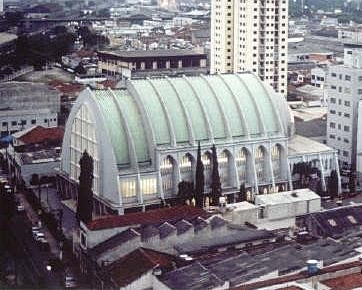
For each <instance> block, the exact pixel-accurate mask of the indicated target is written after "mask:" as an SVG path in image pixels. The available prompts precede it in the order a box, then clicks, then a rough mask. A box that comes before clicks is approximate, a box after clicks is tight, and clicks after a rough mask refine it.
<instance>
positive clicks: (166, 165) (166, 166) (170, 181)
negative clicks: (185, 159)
mask: <svg viewBox="0 0 362 290" xmlns="http://www.w3.org/2000/svg"><path fill="white" fill-rule="evenodd" d="M174 163H175V162H174V160H173V158H172V157H171V156H167V157H166V158H165V159H163V161H162V163H161V166H160V171H161V178H162V189H163V192H164V193H165V194H167V193H169V194H171V193H173V191H174Z"/></svg>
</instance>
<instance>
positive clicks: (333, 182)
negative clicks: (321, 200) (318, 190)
mask: <svg viewBox="0 0 362 290" xmlns="http://www.w3.org/2000/svg"><path fill="white" fill-rule="evenodd" d="M328 194H329V196H330V197H331V198H332V199H334V198H336V197H337V195H338V174H337V171H336V170H334V169H333V170H332V171H331V175H330V177H329V180H328Z"/></svg>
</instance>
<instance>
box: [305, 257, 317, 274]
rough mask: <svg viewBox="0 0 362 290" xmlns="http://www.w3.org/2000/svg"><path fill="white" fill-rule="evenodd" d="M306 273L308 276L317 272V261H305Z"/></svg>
mask: <svg viewBox="0 0 362 290" xmlns="http://www.w3.org/2000/svg"><path fill="white" fill-rule="evenodd" d="M307 271H308V274H309V275H313V274H315V273H317V272H318V271H319V269H318V261H317V260H308V261H307Z"/></svg>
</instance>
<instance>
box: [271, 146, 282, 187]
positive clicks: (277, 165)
mask: <svg viewBox="0 0 362 290" xmlns="http://www.w3.org/2000/svg"><path fill="white" fill-rule="evenodd" d="M271 159H272V165H273V174H274V178H275V180H278V179H281V178H282V172H281V147H280V145H275V146H273V147H272V149H271Z"/></svg>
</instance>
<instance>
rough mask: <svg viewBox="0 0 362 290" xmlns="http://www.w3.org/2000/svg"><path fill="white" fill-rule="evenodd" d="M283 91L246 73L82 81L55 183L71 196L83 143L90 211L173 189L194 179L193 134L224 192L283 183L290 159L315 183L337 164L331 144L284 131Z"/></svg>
mask: <svg viewBox="0 0 362 290" xmlns="http://www.w3.org/2000/svg"><path fill="white" fill-rule="evenodd" d="M292 120H293V118H292V116H291V112H290V110H289V107H288V104H287V102H286V101H285V99H284V98H283V97H282V96H281V95H280V94H277V93H275V92H274V91H273V90H272V88H271V87H269V86H266V85H264V84H263V83H262V82H261V81H260V79H259V78H258V77H257V76H256V75H254V74H251V73H243V74H229V75H211V76H200V77H179V78H160V79H144V80H129V81H127V83H126V88H123V89H115V90H90V89H86V90H85V91H83V92H82V93H81V94H80V96H79V97H78V99H77V102H76V104H75V105H74V106H73V109H72V112H71V113H70V116H69V119H68V122H67V125H66V130H65V137H64V141H63V148H62V163H61V171H60V172H59V180H58V181H59V182H58V187H59V191H60V193H61V194H62V195H63V197H64V198H74V199H75V198H76V196H77V182H78V176H79V173H80V167H79V160H80V158H81V155H82V153H83V152H84V150H87V152H88V153H89V154H90V155H91V156H92V157H93V159H94V180H93V191H94V200H95V212H96V214H104V213H115V212H118V213H120V214H122V213H124V212H125V211H127V210H130V209H136V208H138V209H142V208H143V209H144V208H145V207H151V206H153V205H159V204H160V202H161V201H172V200H174V199H176V198H177V191H178V183H179V182H180V181H182V180H184V181H191V182H193V181H194V177H195V168H196V156H197V147H198V145H197V144H198V141H200V143H201V148H202V162H203V164H204V176H205V193H208V192H209V190H210V183H211V171H212V166H213V164H212V158H211V146H212V144H215V145H216V147H217V154H218V164H219V172H220V176H221V183H222V189H223V192H224V194H226V195H233V194H234V193H237V192H239V188H240V186H241V185H242V184H244V185H245V188H246V189H247V197H248V199H249V200H253V199H254V196H255V194H262V193H270V192H276V191H280V190H281V191H282V190H286V189H288V188H289V189H292V188H293V180H292V176H291V170H292V168H293V164H294V163H298V162H309V161H311V162H313V165H314V166H315V167H320V170H321V174H322V179H323V182H322V183H323V187H324V188H325V181H326V180H327V178H328V176H329V173H330V170H332V169H338V163H337V162H336V160H337V159H336V152H335V150H333V149H331V148H329V147H327V146H326V145H324V144H320V143H318V142H315V141H312V140H310V139H307V138H304V137H301V136H296V135H294V129H293V128H294V123H293V122H292Z"/></svg>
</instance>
